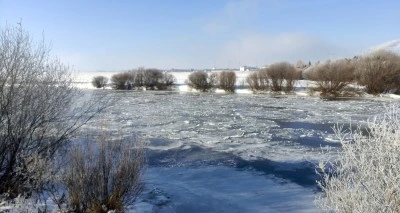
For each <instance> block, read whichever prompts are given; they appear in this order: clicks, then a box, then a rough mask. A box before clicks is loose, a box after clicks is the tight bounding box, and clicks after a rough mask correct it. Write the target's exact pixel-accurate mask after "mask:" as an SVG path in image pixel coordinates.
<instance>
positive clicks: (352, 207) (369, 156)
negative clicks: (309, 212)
mask: <svg viewBox="0 0 400 213" xmlns="http://www.w3.org/2000/svg"><path fill="white" fill-rule="evenodd" d="M367 127H368V135H367V136H365V134H363V133H362V132H361V130H359V131H356V132H350V133H348V134H345V133H344V132H341V131H340V130H336V131H337V134H338V137H339V139H340V142H341V144H342V151H340V152H338V157H337V159H335V160H330V161H326V162H325V161H321V162H320V164H319V170H320V171H321V175H322V180H321V181H320V182H319V186H320V187H321V188H322V190H323V192H324V196H321V197H318V198H317V204H318V206H319V207H320V208H321V209H322V210H324V211H325V212H400V202H399V197H400V185H399V177H400V164H399V159H400V152H399V146H400V131H399V129H400V117H399V108H398V106H395V107H392V108H391V109H390V110H388V111H387V112H386V113H385V114H384V115H383V116H381V117H378V118H375V119H374V120H372V121H369V122H368V126H367Z"/></svg>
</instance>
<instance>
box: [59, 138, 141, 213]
mask: <svg viewBox="0 0 400 213" xmlns="http://www.w3.org/2000/svg"><path fill="white" fill-rule="evenodd" d="M142 145H143V143H142V142H140V141H139V140H137V139H135V140H124V139H120V140H109V139H108V137H107V135H104V134H103V135H102V136H101V137H100V138H99V141H98V142H94V141H87V142H86V143H85V144H84V145H78V146H76V147H74V148H73V149H72V151H71V155H70V163H69V166H68V169H67V170H66V171H65V173H64V175H63V182H64V183H65V185H66V188H67V191H68V196H69V206H70V208H71V209H72V210H73V211H74V212H99V213H100V212H107V211H109V210H115V211H117V212H123V211H124V208H125V207H126V206H127V205H129V204H131V203H132V202H133V201H134V200H135V199H136V197H137V195H138V194H139V193H140V192H141V190H142V183H141V174H142V170H143V166H144V151H143V146H142Z"/></svg>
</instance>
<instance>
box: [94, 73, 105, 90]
mask: <svg viewBox="0 0 400 213" xmlns="http://www.w3.org/2000/svg"><path fill="white" fill-rule="evenodd" d="M107 82H108V78H107V77H105V76H95V77H93V79H92V85H93V86H94V87H96V88H104V87H106V85H107Z"/></svg>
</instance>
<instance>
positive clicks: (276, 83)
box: [266, 62, 300, 92]
mask: <svg viewBox="0 0 400 213" xmlns="http://www.w3.org/2000/svg"><path fill="white" fill-rule="evenodd" d="M266 72H267V75H268V77H269V78H270V79H271V90H272V91H273V92H280V91H285V92H291V91H293V90H294V83H295V82H296V80H298V79H299V78H300V73H299V72H297V71H296V68H295V67H294V66H293V65H292V64H290V63H288V62H280V63H275V64H271V65H270V66H269V67H268V68H266Z"/></svg>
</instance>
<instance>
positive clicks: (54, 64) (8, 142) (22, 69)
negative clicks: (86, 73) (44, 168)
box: [0, 26, 97, 198]
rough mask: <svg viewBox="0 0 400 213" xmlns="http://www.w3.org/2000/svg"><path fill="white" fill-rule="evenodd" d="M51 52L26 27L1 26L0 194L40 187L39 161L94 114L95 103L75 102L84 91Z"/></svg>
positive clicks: (12, 195)
mask: <svg viewBox="0 0 400 213" xmlns="http://www.w3.org/2000/svg"><path fill="white" fill-rule="evenodd" d="M49 52H50V51H49V48H48V47H47V46H46V45H45V44H44V41H42V42H39V43H36V44H34V43H33V41H32V40H31V38H30V36H29V34H28V33H27V32H26V31H25V30H23V28H22V27H21V26H17V27H12V26H5V27H4V28H1V31H0V194H2V193H6V192H7V194H8V195H9V196H10V197H11V198H12V197H15V196H17V195H18V194H24V193H29V192H31V191H33V190H35V189H37V187H40V184H35V183H38V182H40V181H41V180H40V178H41V177H42V176H41V175H40V174H38V173H39V172H40V171H36V170H32V169H30V168H32V167H35V165H36V164H37V162H38V160H37V159H39V160H40V161H44V162H48V161H51V160H52V159H53V157H54V156H55V155H56V154H57V152H58V150H60V148H62V147H64V145H66V144H67V143H68V138H69V136H70V135H71V134H72V133H73V132H74V131H75V130H76V129H77V128H79V127H80V126H81V125H83V124H84V123H85V122H86V121H87V120H89V119H90V118H91V117H92V116H93V114H91V112H92V111H91V109H94V108H92V106H93V105H90V104H89V105H86V106H84V105H81V104H78V103H76V102H74V101H75V100H76V99H77V97H79V96H82V95H81V94H80V92H79V91H78V90H77V89H75V88H74V87H73V86H72V78H71V76H70V73H69V72H68V67H66V66H64V65H63V64H62V63H61V62H60V61H59V60H58V59H53V58H51V57H50V55H49ZM83 103H87V104H88V102H86V101H83ZM96 107H97V106H96ZM95 110H97V109H95ZM32 156H36V157H34V158H32ZM45 164H46V163H45Z"/></svg>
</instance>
